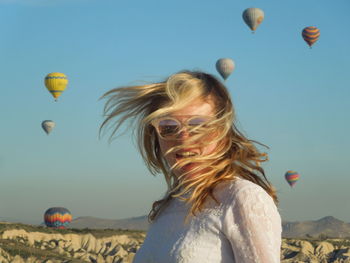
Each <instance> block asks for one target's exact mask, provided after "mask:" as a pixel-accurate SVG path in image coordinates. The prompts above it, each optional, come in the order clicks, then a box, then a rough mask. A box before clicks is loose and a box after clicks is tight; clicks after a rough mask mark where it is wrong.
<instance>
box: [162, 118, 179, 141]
mask: <svg viewBox="0 0 350 263" xmlns="http://www.w3.org/2000/svg"><path fill="white" fill-rule="evenodd" d="M158 129H159V134H160V135H161V136H163V137H169V136H173V135H175V134H177V133H178V132H179V130H180V124H179V123H178V122H176V121H175V120H171V119H166V120H161V121H160V122H159V124H158Z"/></svg>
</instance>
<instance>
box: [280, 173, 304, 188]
mask: <svg viewBox="0 0 350 263" xmlns="http://www.w3.org/2000/svg"><path fill="white" fill-rule="evenodd" d="M284 176H285V178H286V180H287V182H288V184H289V185H290V186H291V187H293V186H294V185H295V183H296V182H297V181H298V180H299V177H300V176H299V174H298V173H297V172H295V171H287V172H286V174H285V175H284Z"/></svg>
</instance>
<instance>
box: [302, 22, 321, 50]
mask: <svg viewBox="0 0 350 263" xmlns="http://www.w3.org/2000/svg"><path fill="white" fill-rule="evenodd" d="M301 35H302V36H303V38H304V40H305V42H306V43H307V44H308V45H309V47H310V48H311V46H312V45H313V44H315V42H316V41H317V40H318V38H319V37H320V30H319V29H318V28H317V27H315V26H308V27H305V28H304V29H303V31H302V33H301Z"/></svg>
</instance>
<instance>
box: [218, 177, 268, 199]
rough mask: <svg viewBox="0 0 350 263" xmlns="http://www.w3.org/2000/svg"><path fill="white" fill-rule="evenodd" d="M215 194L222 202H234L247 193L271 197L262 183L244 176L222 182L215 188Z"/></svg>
mask: <svg viewBox="0 0 350 263" xmlns="http://www.w3.org/2000/svg"><path fill="white" fill-rule="evenodd" d="M215 194H216V197H217V198H218V199H219V200H220V202H221V203H224V204H225V203H227V204H232V203H233V202H234V201H239V199H242V198H244V196H246V195H260V196H264V197H266V198H271V197H270V195H269V194H268V193H267V192H266V191H265V190H264V189H263V188H262V187H261V186H260V185H258V184H256V183H254V182H252V181H249V180H247V179H244V178H242V177H236V178H235V179H234V180H232V181H227V182H223V183H220V184H219V185H218V186H217V187H216V188H215Z"/></svg>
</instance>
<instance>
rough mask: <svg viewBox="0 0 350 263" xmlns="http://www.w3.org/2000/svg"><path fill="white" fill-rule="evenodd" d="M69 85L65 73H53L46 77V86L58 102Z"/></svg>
mask: <svg viewBox="0 0 350 263" xmlns="http://www.w3.org/2000/svg"><path fill="white" fill-rule="evenodd" d="M67 85H68V79H67V76H66V75H64V74H63V73H59V72H53V73H50V74H47V76H46V77H45V86H46V88H47V89H48V90H49V91H50V93H51V94H52V96H53V97H54V98H55V100H56V101H57V99H58V97H59V96H61V94H62V92H63V91H64V90H65V89H66V87H67Z"/></svg>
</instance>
